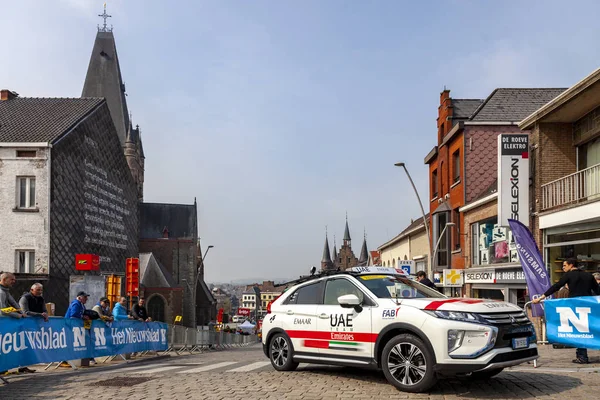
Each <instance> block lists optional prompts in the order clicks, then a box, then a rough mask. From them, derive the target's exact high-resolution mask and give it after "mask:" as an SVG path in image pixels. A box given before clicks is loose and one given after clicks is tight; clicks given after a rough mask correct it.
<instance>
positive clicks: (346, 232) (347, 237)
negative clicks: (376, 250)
mask: <svg viewBox="0 0 600 400" xmlns="http://www.w3.org/2000/svg"><path fill="white" fill-rule="evenodd" d="M350 241H351V239H350V228H348V213H346V228H345V229H344V244H347V245H350Z"/></svg>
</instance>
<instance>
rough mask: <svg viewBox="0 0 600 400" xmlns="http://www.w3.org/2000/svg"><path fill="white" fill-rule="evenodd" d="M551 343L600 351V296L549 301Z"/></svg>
mask: <svg viewBox="0 0 600 400" xmlns="http://www.w3.org/2000/svg"><path fill="white" fill-rule="evenodd" d="M544 310H545V312H546V332H547V336H548V341H549V342H550V343H560V344H565V345H569V346H572V347H579V348H586V349H592V350H600V296H585V297H573V298H569V299H557V300H546V301H545V302H544Z"/></svg>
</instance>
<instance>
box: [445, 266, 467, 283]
mask: <svg viewBox="0 0 600 400" xmlns="http://www.w3.org/2000/svg"><path fill="white" fill-rule="evenodd" d="M463 272H464V271H463V270H462V269H445V270H444V282H443V285H444V287H462V286H463V283H464V279H463Z"/></svg>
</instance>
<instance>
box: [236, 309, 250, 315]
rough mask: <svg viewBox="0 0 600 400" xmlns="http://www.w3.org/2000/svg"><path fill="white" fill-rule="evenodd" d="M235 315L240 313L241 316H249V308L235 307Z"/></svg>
mask: <svg viewBox="0 0 600 400" xmlns="http://www.w3.org/2000/svg"><path fill="white" fill-rule="evenodd" d="M237 315H241V316H243V317H249V316H250V309H249V308H238V309H237Z"/></svg>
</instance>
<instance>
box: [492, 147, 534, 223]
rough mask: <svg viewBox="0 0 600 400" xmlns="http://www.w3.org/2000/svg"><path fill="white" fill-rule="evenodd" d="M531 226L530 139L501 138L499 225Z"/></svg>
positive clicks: (499, 158)
mask: <svg viewBox="0 0 600 400" xmlns="http://www.w3.org/2000/svg"><path fill="white" fill-rule="evenodd" d="M509 219H514V220H517V221H519V222H521V223H522V224H523V225H525V226H529V136H528V135H498V225H500V226H508V220H509Z"/></svg>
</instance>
